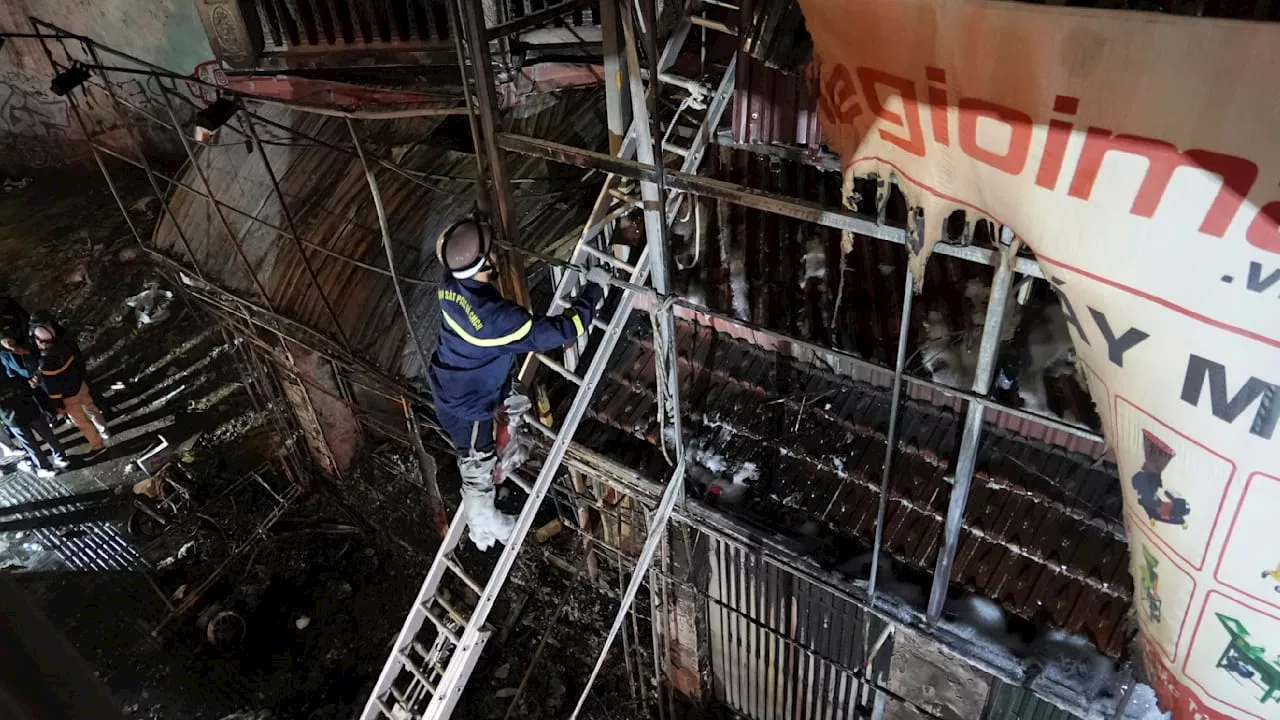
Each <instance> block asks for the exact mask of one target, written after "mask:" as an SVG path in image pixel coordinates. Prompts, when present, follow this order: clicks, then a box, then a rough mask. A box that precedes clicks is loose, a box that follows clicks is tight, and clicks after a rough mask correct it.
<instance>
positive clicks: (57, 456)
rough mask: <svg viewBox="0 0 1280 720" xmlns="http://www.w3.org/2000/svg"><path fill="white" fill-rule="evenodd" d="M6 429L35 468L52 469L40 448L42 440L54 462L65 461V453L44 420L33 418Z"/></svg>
mask: <svg viewBox="0 0 1280 720" xmlns="http://www.w3.org/2000/svg"><path fill="white" fill-rule="evenodd" d="M8 427H9V432H10V433H11V434H12V435H13V437H14V439H15V440H17V441H18V444H19V445H21V446H22V449H23V450H25V451H26V452H27V457H29V458H31V462H32V463H33V464H34V465H35V466H36V467H38V468H43V469H45V470H51V469H53V466H51V465H50V464H49V459H48V458H46V457H45V454H44V450H42V449H41V448H40V440H44V441H45V442H46V443H47V444H48V445H49V451H50V452H51V453H53V459H54V460H58V461H66V459H67V453H66V452H65V451H64V450H63V449H62V444H61V443H59V442H58V438H57V436H55V435H54V434H53V428H51V427H49V423H47V422H45V421H44V418H42V417H34V418H32V419H30V420H28V421H26V422H24V423H14V424H12V425H10V426H8Z"/></svg>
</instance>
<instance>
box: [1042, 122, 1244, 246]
mask: <svg viewBox="0 0 1280 720" xmlns="http://www.w3.org/2000/svg"><path fill="white" fill-rule="evenodd" d="M1112 150H1115V151H1118V152H1123V153H1129V154H1132V155H1141V156H1143V157H1145V158H1146V159H1147V164H1148V166H1147V173H1146V174H1145V175H1143V177H1142V184H1141V185H1139V186H1138V194H1137V196H1135V197H1134V199H1133V205H1132V206H1131V207H1130V208H1129V212H1131V213H1133V214H1134V215H1138V216H1139V217H1145V218H1149V217H1151V216H1153V215H1155V213H1156V208H1157V207H1159V206H1160V200H1161V199H1162V198H1164V194H1165V191H1166V190H1168V189H1169V181H1171V180H1172V179H1173V173H1174V171H1175V170H1177V169H1178V168H1181V167H1199V168H1202V169H1203V170H1205V171H1206V172H1209V173H1213V174H1214V175H1217V176H1219V177H1221V178H1222V189H1221V190H1219V191H1218V196H1217V197H1216V198H1214V201H1213V205H1212V206H1211V207H1210V208H1209V212H1208V214H1206V215H1205V218H1204V222H1202V223H1200V232H1202V233H1205V234H1207V235H1213V236H1214V237H1222V236H1223V235H1226V234H1227V228H1228V227H1229V226H1230V225H1231V220H1232V219H1233V218H1234V217H1235V216H1236V213H1237V212H1238V211H1239V210H1240V206H1241V205H1242V204H1243V203H1244V198H1245V196H1246V195H1248V194H1249V189H1250V188H1252V187H1253V182H1254V180H1257V179H1258V166H1257V165H1255V164H1253V163H1252V162H1250V161H1248V160H1245V159H1244V158H1238V157H1233V156H1231V155H1221V154H1219V153H1215V152H1209V151H1208V150H1188V151H1187V152H1185V153H1180V152H1178V148H1176V147H1174V146H1173V144H1172V143H1167V142H1164V141H1163V140H1152V139H1151V138H1144V137H1138V136H1136V135H1114V136H1113V135H1112V134H1111V131H1110V130H1104V129H1102V128H1094V127H1091V128H1089V131H1088V133H1087V134H1086V135H1085V140H1084V150H1082V151H1081V152H1080V162H1079V164H1078V165H1076V173H1075V176H1074V177H1072V178H1071V189H1070V190H1068V191H1067V194H1068V195H1070V196H1071V197H1075V198H1080V199H1081V200H1088V199H1089V196H1090V194H1092V193H1093V184H1094V182H1095V181H1096V180H1097V179H1098V170H1099V169H1100V168H1101V167H1102V160H1103V158H1104V157H1105V156H1106V154H1107V153H1108V152H1110V151H1112Z"/></svg>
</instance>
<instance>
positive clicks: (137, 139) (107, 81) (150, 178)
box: [40, 40, 204, 279]
mask: <svg viewBox="0 0 1280 720" xmlns="http://www.w3.org/2000/svg"><path fill="white" fill-rule="evenodd" d="M40 43H41V45H43V44H44V40H41V41H40ZM83 44H84V46H85V48H86V51H87V52H88V53H89V55H90V57H92V58H93V60H94V62H96V63H98V64H101V63H102V60H101V58H99V57H98V50H97V48H95V47H94V46H93V45H92V44H89V43H83ZM47 51H48V49H47V48H46V52H47ZM49 63H50V64H53V56H52V54H49ZM102 82H103V84H104V85H105V86H106V88H107V94H108V95H110V96H111V102H112V104H114V105H115V107H116V112H119V113H120V114H121V115H124V114H125V113H124V106H125V104H124V102H123V101H122V100H121V99H120V94H119V93H117V92H116V89H115V86H114V85H113V84H112V82H111V78H110V76H108V75H107V74H106V72H105V71H103V73H102ZM163 91H164V88H163V86H161V92H163ZM67 101H68V102H70V103H71V107H72V110H73V111H74V112H75V113H76V117H77V118H80V107H79V105H78V104H77V103H76V101H75V96H74V93H68V94H67ZM125 125H127V126H128V127H129V135H130V137H132V138H133V142H134V143H135V144H136V146H137V147H136V149H137V151H138V159H139V160H140V161H141V164H142V172H143V173H144V174H146V176H147V182H148V183H149V184H150V185H151V191H152V192H153V193H155V196H156V199H157V200H159V201H160V206H161V207H163V208H164V212H165V214H166V215H168V216H169V217H171V218H173V229H174V230H176V231H177V233H178V240H179V241H181V242H182V248H183V249H184V250H186V251H187V257H189V258H191V267H192V268H193V269H194V270H195V273H196V277H198V278H201V279H203V278H204V273H203V271H202V270H201V269H200V261H199V260H197V259H196V256H195V252H194V251H192V249H191V243H190V242H189V241H188V240H187V234H186V233H185V232H183V230H182V226H181V225H180V224H179V223H178V220H177V218H176V217H175V216H174V214H173V212H172V211H171V210H170V208H169V197H168V194H167V193H165V192H164V191H162V190H161V189H160V184H159V183H157V182H156V175H155V173H154V172H153V171H152V169H151V163H149V162H147V156H146V154H145V153H144V152H143V150H142V136H141V135H139V134H138V131H137V129H136V128H135V127H134V126H133V124H132V123H125ZM80 127H81V129H82V130H84V129H85V125H84V122H83V120H81V123H80ZM175 129H176V128H175ZM177 130H178V131H179V132H181V130H180V129H177ZM85 137H86V138H88V133H87V132H86V133H85ZM90 143H91V144H92V141H90ZM96 154H97V153H96V152H95V156H96ZM126 216H127V213H126ZM143 247H144V248H145V247H146V244H145V243H144V244H143Z"/></svg>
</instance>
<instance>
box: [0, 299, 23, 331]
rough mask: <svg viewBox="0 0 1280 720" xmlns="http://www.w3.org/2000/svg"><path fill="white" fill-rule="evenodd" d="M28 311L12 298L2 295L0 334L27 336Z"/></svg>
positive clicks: (0, 301) (0, 302)
mask: <svg viewBox="0 0 1280 720" xmlns="http://www.w3.org/2000/svg"><path fill="white" fill-rule="evenodd" d="M28 319H29V316H28V315H27V311H26V310H25V309H24V308H23V307H22V306H21V305H19V304H18V301H17V300H14V299H13V298H11V297H8V296H3V295H0V332H3V333H7V334H9V335H16V336H18V337H21V336H23V335H26V334H27V321H28Z"/></svg>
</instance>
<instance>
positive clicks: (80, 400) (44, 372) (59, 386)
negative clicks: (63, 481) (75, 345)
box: [31, 326, 111, 455]
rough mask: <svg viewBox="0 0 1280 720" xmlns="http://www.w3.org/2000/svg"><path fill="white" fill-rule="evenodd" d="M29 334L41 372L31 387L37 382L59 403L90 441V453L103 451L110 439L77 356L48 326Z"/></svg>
mask: <svg viewBox="0 0 1280 720" xmlns="http://www.w3.org/2000/svg"><path fill="white" fill-rule="evenodd" d="M31 334H32V337H33V338H34V339H35V341H36V347H38V348H40V373H39V375H38V376H36V377H33V378H32V381H31V384H32V387H35V386H36V385H37V383H38V384H39V385H40V386H41V387H43V388H44V391H45V392H46V393H48V394H49V399H50V400H52V401H54V402H57V403H61V404H62V410H63V412H65V413H66V415H67V417H69V418H71V422H73V423H75V424H76V427H77V428H79V429H80V433H81V434H82V435H84V437H85V439H86V440H88V441H89V451H90V453H91V454H93V455H99V454H101V453H103V452H105V451H106V449H107V446H106V442H105V441H106V440H107V439H109V438H110V437H111V436H110V434H109V433H108V432H107V422H106V420H104V419H103V417H102V413H101V412H99V410H98V406H97V405H96V404H94V402H93V396H91V395H90V394H89V385H88V383H86V382H85V376H84V365H83V363H82V362H81V360H80V358H79V356H78V355H77V354H76V353H75V352H74V350H73V349H72V347H71V345H70V344H69V343H68V342H67V341H66V340H64V339H62V338H59V337H58V336H57V335H56V334H55V333H54V332H53V330H50V329H49V328H47V327H43V326H36V327H35V328H33V329H32V333H31Z"/></svg>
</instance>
